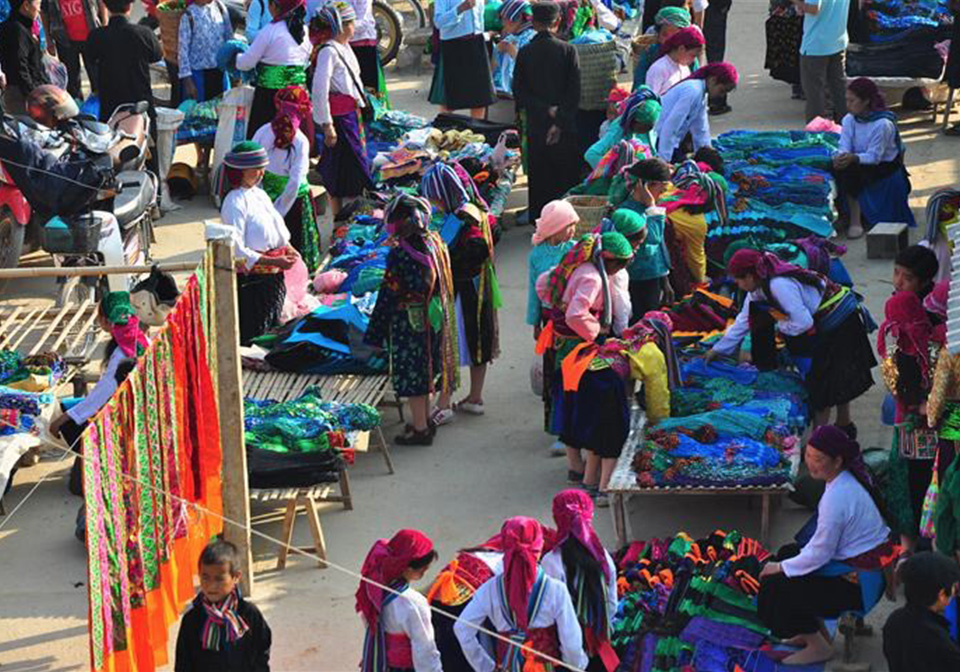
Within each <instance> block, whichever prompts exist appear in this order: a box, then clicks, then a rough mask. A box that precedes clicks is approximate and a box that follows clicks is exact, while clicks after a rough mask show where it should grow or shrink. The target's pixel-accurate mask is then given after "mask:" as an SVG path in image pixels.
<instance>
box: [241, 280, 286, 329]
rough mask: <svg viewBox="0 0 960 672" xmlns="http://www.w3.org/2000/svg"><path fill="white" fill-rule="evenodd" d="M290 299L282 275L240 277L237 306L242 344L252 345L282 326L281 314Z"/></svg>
mask: <svg viewBox="0 0 960 672" xmlns="http://www.w3.org/2000/svg"><path fill="white" fill-rule="evenodd" d="M286 297H287V286H286V285H285V284H283V273H253V274H248V275H244V274H238V275H237V303H238V304H239V307H240V345H250V342H251V341H252V340H253V339H254V338H256V337H257V336H262V335H263V334H265V333H267V332H268V331H269V330H270V329H273V328H274V327H276V326H278V325H279V323H280V311H281V310H283V300H284V299H285V298H286Z"/></svg>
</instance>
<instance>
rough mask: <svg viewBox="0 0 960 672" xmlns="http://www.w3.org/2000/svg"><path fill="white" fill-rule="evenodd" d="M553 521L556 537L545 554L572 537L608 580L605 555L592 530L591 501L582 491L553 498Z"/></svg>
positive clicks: (594, 531) (565, 493)
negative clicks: (592, 558) (588, 553)
mask: <svg viewBox="0 0 960 672" xmlns="http://www.w3.org/2000/svg"><path fill="white" fill-rule="evenodd" d="M553 520H554V521H555V522H556V523H557V536H556V538H555V539H554V540H553V542H552V543H551V544H550V547H549V548H547V549H546V552H549V551H551V550H553V549H554V548H557V547H559V546H560V545H561V544H562V543H563V542H565V541H566V540H567V539H569V538H570V537H573V538H574V539H576V540H577V541H579V542H580V543H581V544H583V547H584V548H586V549H587V550H588V551H590V555H592V556H593V557H594V559H595V560H596V561H597V562H598V563H600V567H602V568H603V575H604V576H605V577H606V578H607V580H608V581H609V580H610V568H609V567H608V566H607V554H606V551H605V550H604V548H603V543H601V541H600V537H599V536H597V531H596V530H595V529H593V500H592V499H590V495H588V494H587V493H585V492H584V491H583V490H573V489H570V490H564V491H563V492H560V493H558V494H557V496H556V497H554V498H553Z"/></svg>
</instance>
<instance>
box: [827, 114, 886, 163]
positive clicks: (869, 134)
mask: <svg viewBox="0 0 960 672" xmlns="http://www.w3.org/2000/svg"><path fill="white" fill-rule="evenodd" d="M838 151H839V153H841V154H856V155H857V156H858V157H860V163H862V164H866V165H876V164H878V163H883V162H885V161H894V160H896V158H897V157H898V156H900V148H899V147H898V146H897V126H896V124H894V123H893V122H892V121H890V120H889V119H877V120H876V121H857V120H856V118H855V117H854V116H853V115H852V114H848V115H847V116H845V117H844V118H843V122H842V126H841V131H840V148H839V150H838Z"/></svg>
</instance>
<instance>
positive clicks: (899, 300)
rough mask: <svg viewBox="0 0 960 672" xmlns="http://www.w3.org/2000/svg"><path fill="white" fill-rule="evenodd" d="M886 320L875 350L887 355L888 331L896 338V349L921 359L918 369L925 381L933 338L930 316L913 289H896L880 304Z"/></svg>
mask: <svg viewBox="0 0 960 672" xmlns="http://www.w3.org/2000/svg"><path fill="white" fill-rule="evenodd" d="M883 311H884V315H885V317H886V319H885V320H884V321H883V324H881V325H880V332H879V333H878V334H877V352H879V353H880V356H881V357H884V358H885V357H886V356H887V334H889V335H891V336H893V338H895V339H896V341H897V349H898V350H899V351H900V352H902V353H904V354H906V355H910V356H912V357H917V358H918V359H919V361H920V371H921V373H922V374H923V379H924V380H925V381H926V380H928V379H929V378H928V377H929V373H930V342H931V341H933V340H934V330H933V325H932V324H931V323H930V316H929V315H927V311H925V310H924V309H923V303H922V302H921V301H920V297H919V296H917V295H916V294H914V293H913V292H897V293H896V294H894V295H893V296H891V297H890V298H889V299H887V303H886V305H885V306H884V307H883Z"/></svg>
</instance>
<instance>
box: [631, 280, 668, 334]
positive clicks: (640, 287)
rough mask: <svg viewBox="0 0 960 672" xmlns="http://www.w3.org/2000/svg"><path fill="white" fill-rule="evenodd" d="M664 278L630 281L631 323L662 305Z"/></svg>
mask: <svg viewBox="0 0 960 672" xmlns="http://www.w3.org/2000/svg"><path fill="white" fill-rule="evenodd" d="M662 282H663V280H662V278H653V279H652V280H631V281H630V324H633V323H634V322H636V321H637V320H639V319H640V318H642V317H643V316H644V315H646V314H647V313H649V312H650V311H651V310H656V309H657V308H659V307H660V305H661V304H660V297H661V296H662V293H663V292H662V290H663V284H662Z"/></svg>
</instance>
